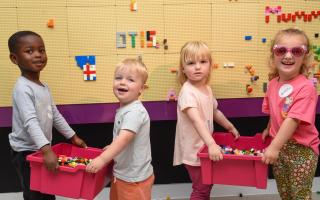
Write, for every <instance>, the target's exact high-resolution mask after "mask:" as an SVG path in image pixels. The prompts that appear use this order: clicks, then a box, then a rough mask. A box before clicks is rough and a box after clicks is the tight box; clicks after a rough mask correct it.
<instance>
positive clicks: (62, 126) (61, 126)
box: [51, 104, 75, 139]
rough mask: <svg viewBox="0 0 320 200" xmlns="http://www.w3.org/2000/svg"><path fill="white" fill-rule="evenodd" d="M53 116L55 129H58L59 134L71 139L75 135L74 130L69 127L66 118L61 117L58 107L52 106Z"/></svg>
mask: <svg viewBox="0 0 320 200" xmlns="http://www.w3.org/2000/svg"><path fill="white" fill-rule="evenodd" d="M51 107H52V114H53V127H54V128H56V129H57V130H58V131H59V133H61V134H62V135H63V136H64V137H65V138H67V139H71V138H72V136H73V135H74V134H75V132H74V130H73V129H72V128H71V127H70V126H69V124H68V123H67V121H66V120H65V118H64V117H63V116H62V115H61V113H60V112H59V110H58V109H57V106H56V105H55V104H53V105H52V106H51Z"/></svg>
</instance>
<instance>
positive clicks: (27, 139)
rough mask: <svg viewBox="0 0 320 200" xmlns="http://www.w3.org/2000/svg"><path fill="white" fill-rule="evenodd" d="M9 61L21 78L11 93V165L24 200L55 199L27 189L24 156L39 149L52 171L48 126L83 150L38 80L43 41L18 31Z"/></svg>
mask: <svg viewBox="0 0 320 200" xmlns="http://www.w3.org/2000/svg"><path fill="white" fill-rule="evenodd" d="M8 46H9V50H10V60H11V61H12V63H14V64H16V65H18V67H19V69H20V71H21V76H20V77H19V78H18V80H17V82H16V84H15V87H14V90H13V95H12V98H13V102H12V109H13V113H12V133H10V134H9V142H10V146H11V148H12V149H11V158H12V162H13V164H14V166H15V168H16V169H17V172H18V175H19V178H20V181H21V187H22V190H23V198H24V199H25V200H39V199H46V200H51V199H55V196H54V195H48V194H42V193H40V192H37V191H31V190H30V166H29V163H28V162H27V161H26V156H27V155H29V154H31V153H33V152H35V151H37V150H40V151H41V152H42V154H43V159H44V164H45V165H46V167H47V169H48V170H50V171H54V170H55V169H57V167H58V159H57V156H56V155H55V153H54V152H53V151H52V150H51V140H52V127H55V128H56V129H57V130H58V131H59V132H60V133H61V134H62V135H63V136H64V137H65V138H67V139H70V140H71V142H72V143H73V144H75V145H77V146H81V147H86V144H85V142H84V141H83V140H82V139H80V138H79V137H78V136H77V135H76V134H75V132H74V131H73V130H72V129H71V127H70V126H69V125H68V124H67V122H66V121H65V119H64V118H63V117H62V115H61V114H60V113H59V111H58V109H57V107H56V106H55V104H54V102H53V98H52V96H51V93H50V90H49V88H48V86H47V85H46V84H45V83H43V82H41V81H40V72H41V71H42V70H43V69H44V67H45V66H46V64H47V55H46V50H45V46H44V42H43V40H42V38H41V36H40V35H38V34H37V33H34V32H32V31H19V32H16V33H14V34H13V35H12V36H11V37H10V38H9V40H8Z"/></svg>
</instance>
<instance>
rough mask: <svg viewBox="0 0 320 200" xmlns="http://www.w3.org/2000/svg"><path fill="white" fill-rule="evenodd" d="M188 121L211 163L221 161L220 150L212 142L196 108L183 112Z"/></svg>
mask: <svg viewBox="0 0 320 200" xmlns="http://www.w3.org/2000/svg"><path fill="white" fill-rule="evenodd" d="M183 112H184V113H185V114H186V115H187V116H188V118H189V119H190V121H191V123H192V125H193V127H194V128H195V129H196V132H197V133H198V134H199V135H200V137H201V139H202V140H203V141H204V143H205V144H206V145H207V147H208V153H209V158H210V159H211V160H213V161H218V160H222V158H223V156H222V153H221V148H220V146H219V145H217V144H216V142H215V141H214V139H213V137H212V135H211V133H210V132H209V130H208V128H207V127H206V124H205V122H204V121H203V120H202V119H201V117H200V113H199V111H198V109H197V108H192V107H191V108H187V109H185V110H184V111H183Z"/></svg>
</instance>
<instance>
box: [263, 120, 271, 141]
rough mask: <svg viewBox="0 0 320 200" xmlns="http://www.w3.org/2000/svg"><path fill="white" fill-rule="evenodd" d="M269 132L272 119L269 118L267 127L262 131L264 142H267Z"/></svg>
mask: <svg viewBox="0 0 320 200" xmlns="http://www.w3.org/2000/svg"><path fill="white" fill-rule="evenodd" d="M269 131H270V118H269V121H268V125H267V127H266V128H265V129H264V130H263V131H262V141H263V142H265V141H266V137H268V136H269Z"/></svg>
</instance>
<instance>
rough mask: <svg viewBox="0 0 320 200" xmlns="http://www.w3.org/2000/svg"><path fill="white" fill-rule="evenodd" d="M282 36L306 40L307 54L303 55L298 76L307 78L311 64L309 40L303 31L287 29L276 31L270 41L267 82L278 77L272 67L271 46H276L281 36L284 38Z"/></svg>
mask: <svg viewBox="0 0 320 200" xmlns="http://www.w3.org/2000/svg"><path fill="white" fill-rule="evenodd" d="M284 35H290V36H292V35H295V36H299V35H300V36H302V37H304V38H305V40H306V44H305V45H306V47H307V53H306V54H305V55H304V59H303V62H302V66H301V68H300V74H303V75H305V76H306V77H308V75H309V69H310V65H311V62H312V51H311V50H310V48H311V44H310V40H309V38H308V36H307V34H306V33H305V32H304V31H303V30H300V29H298V28H287V29H283V30H280V31H278V33H277V34H276V35H275V36H274V39H273V40H272V41H271V46H270V57H269V67H270V72H269V74H268V77H269V80H271V79H273V78H275V77H277V76H279V72H278V70H277V68H276V66H275V65H274V54H273V46H274V45H276V44H277V43H278V42H279V41H280V40H281V38H282V36H284Z"/></svg>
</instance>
